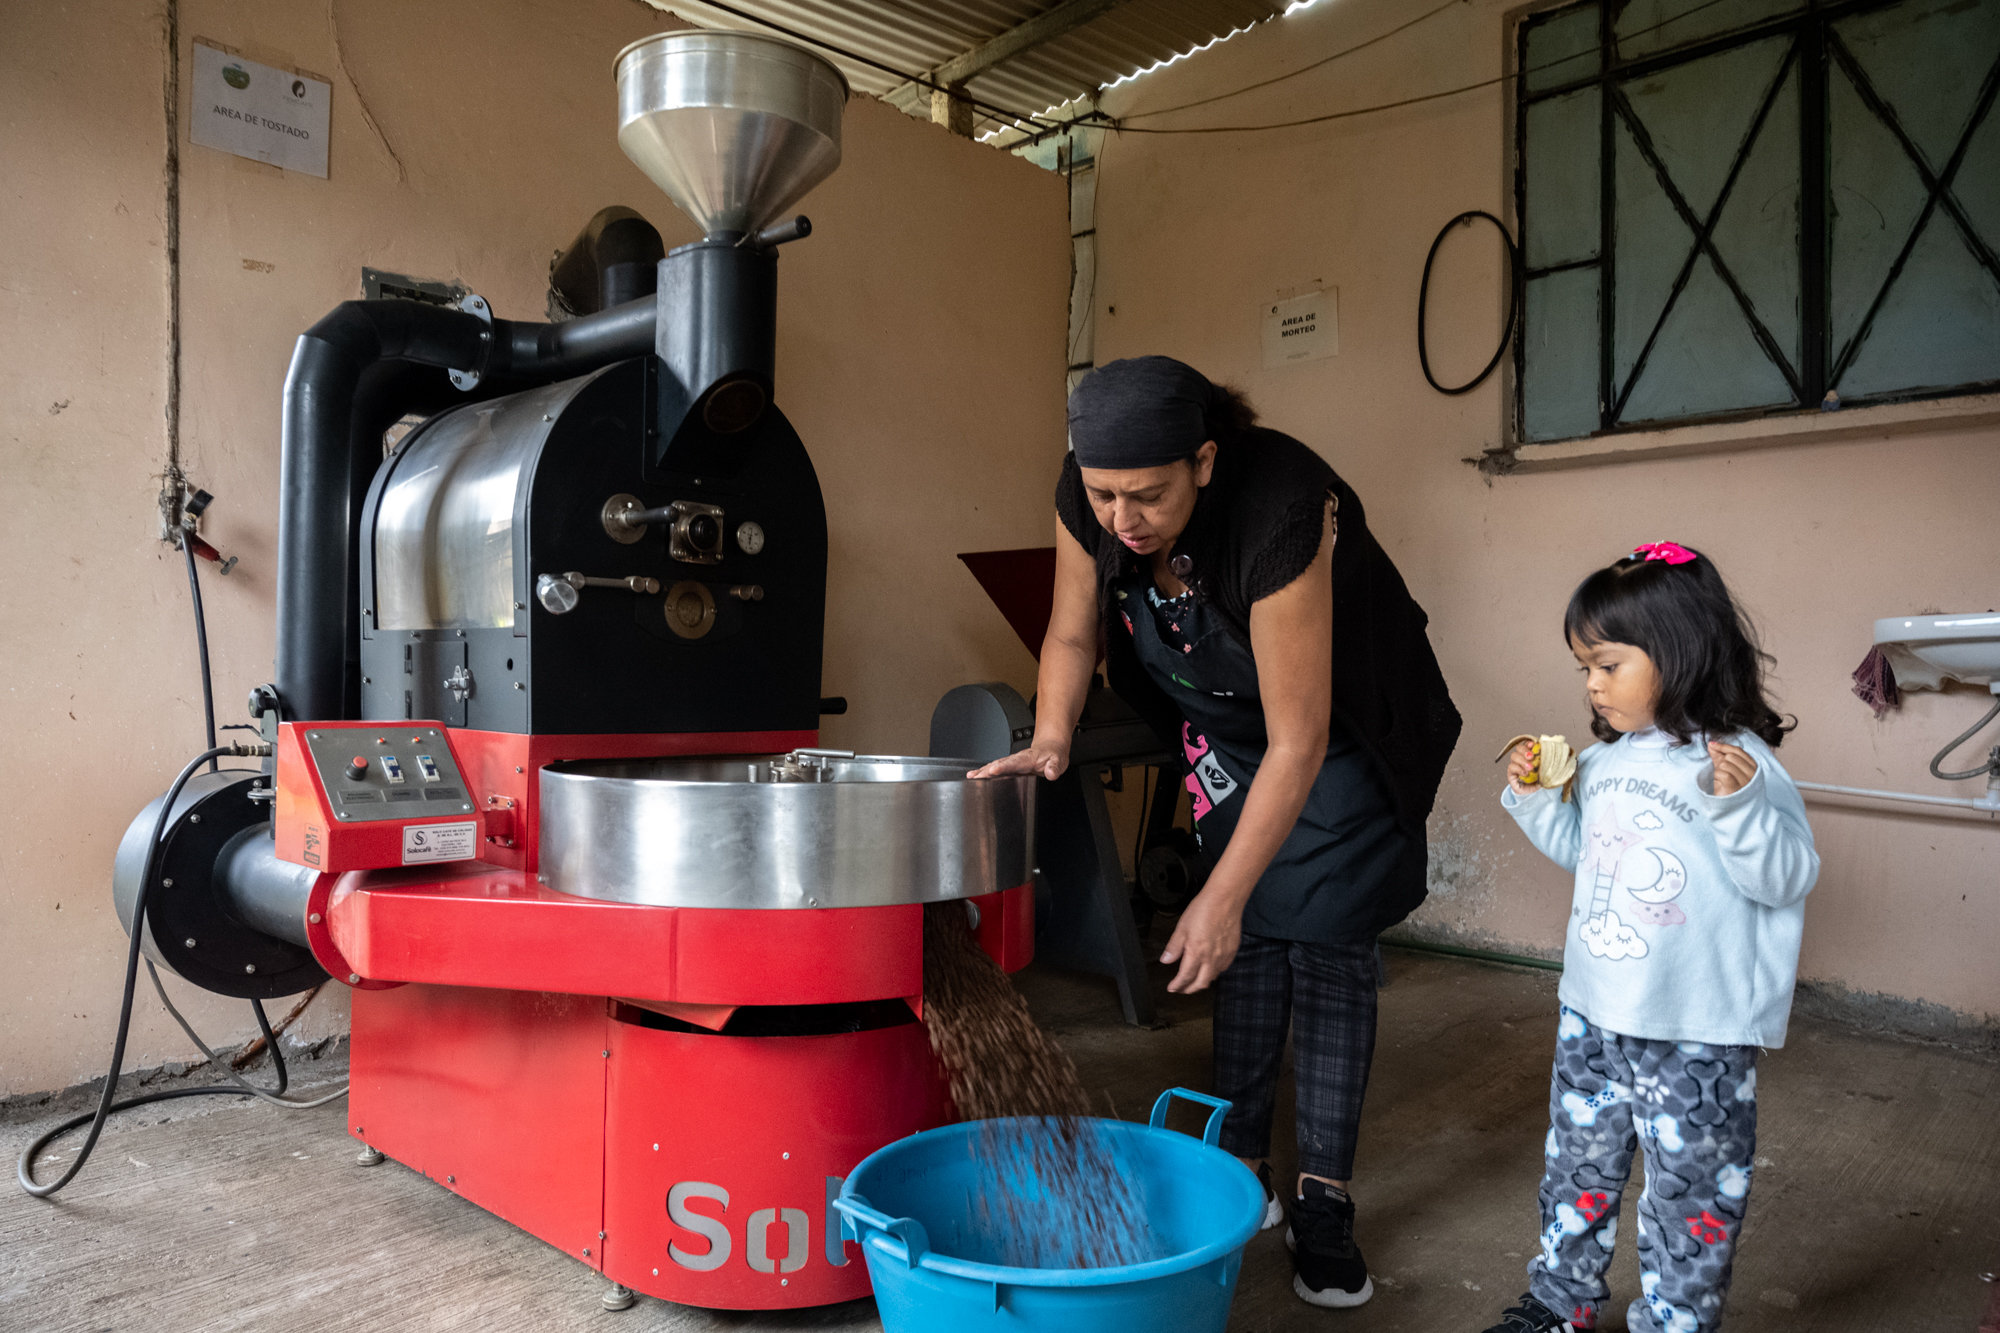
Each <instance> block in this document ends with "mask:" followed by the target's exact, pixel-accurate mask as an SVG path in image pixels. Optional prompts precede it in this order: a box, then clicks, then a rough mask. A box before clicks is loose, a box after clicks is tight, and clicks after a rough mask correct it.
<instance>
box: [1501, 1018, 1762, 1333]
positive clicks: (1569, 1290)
mask: <svg viewBox="0 0 2000 1333" xmlns="http://www.w3.org/2000/svg"><path fill="white" fill-rule="evenodd" d="M1756 1098H1757V1048H1756V1047H1754V1046H1709V1045H1704V1044H1703V1043H1701V1042H1693V1041H1680V1042H1675V1041H1655V1040H1649V1039H1647V1038H1643V1037H1627V1036H1623V1035H1621V1034H1619V1033H1616V1032H1610V1031H1607V1030H1605V1029H1604V1028H1601V1027H1598V1026H1597V1025H1596V1024H1594V1023H1592V1022H1591V1021H1590V1020H1589V1019H1588V1018H1586V1017H1584V1016H1583V1015H1582V1014H1580V1013H1577V1012H1576V1011H1575V1010H1574V1009H1570V1008H1568V1007H1567V1006H1565V1007H1564V1008H1563V1011H1562V1018H1561V1022H1560V1026H1559V1028H1558V1030H1557V1040H1556V1062H1555V1074H1554V1076H1553V1078H1551V1080H1550V1083H1549V1137H1548V1143H1547V1146H1546V1153H1547V1158H1548V1161H1547V1166H1546V1169H1545V1170H1544V1172H1543V1175H1542V1189H1541V1208H1542V1234H1541V1252H1540V1253H1539V1254H1537V1255H1536V1256H1535V1257H1534V1259H1532V1260H1530V1261H1529V1264H1528V1290H1529V1292H1530V1293H1531V1294H1532V1295H1533V1296H1534V1297H1535V1299H1536V1300H1538V1301H1540V1302H1541V1303H1542V1304H1544V1305H1546V1306H1548V1307H1549V1308H1550V1309H1551V1310H1554V1311H1555V1312H1556V1313H1557V1314H1560V1315H1562V1316H1564V1317H1565V1318H1567V1319H1569V1320H1570V1321H1572V1322H1573V1323H1575V1324H1576V1325H1577V1326H1578V1327H1580V1328H1594V1327H1596V1325H1597V1316H1598V1311H1599V1310H1600V1309H1601V1308H1602V1307H1603V1304H1604V1302H1605V1300H1606V1299H1607V1298H1608V1297H1609V1296H1610V1289H1609V1288H1608V1287H1607V1286H1606V1285H1605V1282H1604V1274H1605V1271H1606V1270H1607V1269H1609V1268H1610V1266H1611V1249H1612V1244H1613V1241H1614V1240H1615V1238H1616V1235H1617V1230H1618V1203H1619V1199H1620V1197H1621V1196H1622V1195H1623V1193H1624V1190H1625V1182H1626V1181H1627V1179H1629V1178H1630V1176H1631V1173H1632V1154H1633V1149H1634V1148H1635V1147H1643V1148H1644V1150H1645V1155H1646V1182H1645V1189H1644V1192H1643V1193H1641V1194H1640V1196H1639V1208H1638V1212H1639V1285H1640V1290H1641V1293H1642V1295H1641V1298H1640V1299H1639V1300H1636V1301H1634V1302H1633V1303H1632V1306H1631V1308H1630V1310H1629V1311H1628V1312H1627V1313H1626V1316H1625V1319H1626V1325H1627V1327H1628V1328H1630V1329H1632V1330H1633V1333H1654V1330H1663V1331H1664V1333H1708V1330H1711V1329H1715V1328H1718V1327H1720V1326H1721V1322H1722V1302H1723V1298H1724V1297H1725V1296H1727V1295H1728V1293H1729V1269H1730V1265H1731V1263H1732V1262H1733V1260H1734V1259H1735V1253H1736V1238H1737V1235H1738V1234H1739V1233H1740V1232H1741V1230H1742V1227H1743V1213H1744V1208H1745V1206H1746V1205H1747V1204H1748V1202H1749V1197H1750V1167H1751V1159H1752V1158H1753V1156H1754V1155H1755V1151H1756V1142H1757V1100H1756Z"/></svg>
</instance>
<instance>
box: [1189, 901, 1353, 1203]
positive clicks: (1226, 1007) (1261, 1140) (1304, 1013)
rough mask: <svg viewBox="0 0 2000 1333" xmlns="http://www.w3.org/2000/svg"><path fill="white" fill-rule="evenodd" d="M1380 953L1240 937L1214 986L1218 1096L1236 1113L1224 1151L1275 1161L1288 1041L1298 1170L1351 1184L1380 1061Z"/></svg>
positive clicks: (1226, 1129) (1225, 1132)
mask: <svg viewBox="0 0 2000 1333" xmlns="http://www.w3.org/2000/svg"><path fill="white" fill-rule="evenodd" d="M1375 985H1376V971H1375V944H1374V941H1372V940H1371V941H1369V942H1368V943H1366V944H1307V943H1304V942H1301V941H1298V940H1280V939H1272V938H1270V937H1268V936H1264V935H1250V934H1245V935H1244V936H1243V942H1242V944H1241V945H1239V946H1238V947H1237V950H1236V961H1235V962H1233V963H1231V964H1230V966H1229V970H1228V971H1227V972H1224V973H1223V974H1222V978H1221V980H1219V981H1217V982H1216V985H1215V1029H1214V1031H1215V1080H1214V1086H1215V1095H1216V1096H1218V1097H1226V1098H1228V1099H1229V1101H1230V1102H1231V1103H1232V1105H1231V1107H1230V1111H1229V1115H1228V1116H1227V1118H1225V1119H1224V1120H1223V1122H1222V1138H1221V1146H1222V1148H1223V1150H1224V1151H1225V1152H1229V1153H1233V1154H1235V1155H1236V1156H1238V1157H1249V1158H1253V1159H1254V1158H1260V1157H1265V1156H1268V1155H1269V1154H1270V1151H1271V1112H1272V1110H1273V1108H1274V1107H1275V1105H1276V1103H1277V1099H1278V1067H1279V1064H1280V1063H1281V1061H1282V1060H1283V1057H1284V1053H1285V1034H1286V1032H1287V1030H1289V1031H1290V1032H1291V1036H1292V1066H1293V1075H1294V1082H1295V1084H1296V1092H1297V1099H1298V1100H1297V1112H1296V1119H1297V1121H1298V1139H1299V1170H1300V1171H1303V1172H1305V1173H1306V1174H1307V1175H1313V1176H1326V1177H1329V1178H1330V1179H1333V1180H1347V1179H1349V1178H1351V1177H1352V1175H1353V1173H1354V1138H1355V1131H1356V1127H1357V1126H1358V1125H1359V1123H1360V1121H1361V1099H1362V1095H1363V1094H1364V1093H1366V1092H1367V1090H1368V1066H1369V1064H1370V1063H1371V1062H1372V1061H1373V1059H1374V1056H1375Z"/></svg>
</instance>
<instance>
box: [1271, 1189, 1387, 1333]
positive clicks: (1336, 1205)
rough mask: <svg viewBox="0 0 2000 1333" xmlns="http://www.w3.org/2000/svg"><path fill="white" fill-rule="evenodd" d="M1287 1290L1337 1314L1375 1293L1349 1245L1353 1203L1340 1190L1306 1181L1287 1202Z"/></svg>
mask: <svg viewBox="0 0 2000 1333" xmlns="http://www.w3.org/2000/svg"><path fill="white" fill-rule="evenodd" d="M1286 1239H1287V1240H1289V1241H1291V1242H1292V1262H1293V1264H1294V1266H1295V1267H1296V1268H1297V1270H1298V1271H1297V1274H1296V1275H1295V1276H1294V1277H1293V1278H1292V1290H1293V1291H1295V1292H1297V1293H1298V1296H1299V1299H1300V1300H1302V1301H1305V1302H1307V1303H1308V1304H1311V1305H1320V1306H1325V1307H1327V1308H1329V1309H1334V1310H1342V1309H1347V1308H1349V1307H1352V1306H1356V1305H1361V1304H1364V1303H1366V1302H1367V1300H1368V1298H1369V1297H1370V1296H1373V1295H1374V1294H1375V1284H1374V1283H1372V1282H1370V1281H1369V1280H1368V1261H1367V1260H1365V1259H1363V1258H1362V1257H1361V1247H1360V1246H1358V1245H1356V1244H1355V1243H1354V1201H1353V1200H1352V1199H1350V1198H1348V1197H1347V1192H1346V1191H1345V1190H1338V1189H1335V1188H1334V1187H1333V1186H1331V1185H1328V1184H1327V1183H1326V1182H1324V1181H1320V1180H1313V1179H1311V1178H1310V1177H1308V1178H1307V1179H1306V1181H1305V1182H1304V1187H1303V1190H1302V1192H1301V1193H1300V1195H1299V1197H1298V1199H1297V1201H1296V1202H1294V1203H1293V1204H1292V1229H1291V1232H1290V1234H1289V1235H1288V1236H1287V1237H1286Z"/></svg>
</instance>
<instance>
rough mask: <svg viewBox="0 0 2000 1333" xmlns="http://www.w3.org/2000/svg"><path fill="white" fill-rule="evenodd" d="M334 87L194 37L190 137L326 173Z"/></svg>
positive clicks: (276, 162) (291, 167) (287, 165)
mask: <svg viewBox="0 0 2000 1333" xmlns="http://www.w3.org/2000/svg"><path fill="white" fill-rule="evenodd" d="M332 105H333V87H332V85H331V84H328V83H325V82H323V81H321V80H319V79H309V78H307V77H306V76H305V75H303V74H294V73H293V72H292V71H291V70H288V69H277V68H274V67H273V66H270V65H260V64H258V63H257V62H256V61H254V60H244V59H241V58H239V57H237V56H232V55H230V54H229V53H228V52H227V51H218V50H217V49H216V48H214V47H212V46H206V45H203V44H202V43H200V42H196V43H195V45H194V100H193V102H192V104H191V107H190V111H191V117H190V124H189V127H188V137H189V138H190V139H192V140H194V142H196V143H198V144H201V145H203V146H204V147H208V148H220V149H221V150H222V151H223V152H225V153H235V154H236V155H237V156H238V157H248V158H254V159H255V160H257V161H259V162H269V163H270V164H271V165H273V166H278V167H283V168H285V169H286V170H287V171H303V172H306V173H307V174H309V175H313V176H318V177H320V178H321V179H325V177H326V143H327V125H328V121H329V111H330V109H331V107H332Z"/></svg>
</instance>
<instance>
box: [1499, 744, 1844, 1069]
mask: <svg viewBox="0 0 2000 1333" xmlns="http://www.w3.org/2000/svg"><path fill="white" fill-rule="evenodd" d="M1728 743H1729V744H1732V745H1736V746H1739V747H1741V748H1742V749H1743V751H1744V752H1745V753H1747V754H1748V755H1749V756H1750V757H1751V758H1752V759H1754V760H1756V761H1757V773H1756V776H1754V777H1752V778H1751V779H1750V782H1749V785H1747V786H1745V787H1744V788H1743V789H1742V790H1741V791H1737V792H1733V793H1731V794H1730V795H1728V796H1715V795H1713V794H1712V793H1713V791H1714V785H1715V770H1714V766H1713V765H1712V764H1710V762H1709V758H1708V747H1707V744H1706V743H1705V738H1703V737H1699V736H1698V737H1696V738H1695V740H1694V741H1693V742H1692V743H1691V744H1688V745H1674V744H1673V743H1672V742H1671V741H1670V740H1669V739H1668V737H1667V736H1666V735H1665V734H1664V733H1662V732H1660V731H1657V730H1654V729H1648V730H1646V731H1642V732H1634V733H1632V734H1630V735H1626V736H1621V737H1619V738H1618V739H1617V740H1616V741H1613V742H1611V743H1610V744H1608V745H1593V746H1591V747H1590V748H1589V749H1587V750H1585V751H1584V752H1583V753H1582V754H1580V755H1579V756H1577V765H1576V796H1575V799H1574V800H1572V801H1569V802H1564V801H1563V800H1562V799H1561V797H1560V794H1559V793H1557V792H1555V791H1550V790H1545V789H1538V790H1537V791H1536V792H1535V794H1534V795H1532V796H1527V797H1517V796H1515V795H1514V792H1513V789H1512V788H1511V787H1510V788H1508V789H1507V790H1506V791H1505V792H1504V793H1503V794H1502V796H1501V798H1500V803H1501V804H1502V805H1503V806H1505V807H1506V808H1507V811H1508V813H1510V814H1512V815H1513V816H1514V820H1515V822H1516V823H1518V824H1519V825H1520V826H1521V831H1522V832H1523V833H1526V834H1527V835H1528V840H1529V841H1530V842H1532V843H1534V844H1535V846H1536V847H1537V848H1539V849H1540V850H1541V852H1542V854H1543V855H1545V856H1547V857H1548V858H1549V859H1550V860H1551V861H1554V862H1555V863H1556V864H1557V865H1559V866H1561V867H1563V868H1564V869H1565V870H1574V871H1575V872H1576V898H1575V901H1574V902H1573V903H1572V904H1571V906H1570V914H1569V928H1568V930H1567V932H1566V935H1565V940H1564V945H1563V974H1562V985H1561V987H1560V988H1559V991H1558V993H1559V994H1560V996H1561V997H1562V1002H1563V1003H1564V1004H1566V1005H1568V1006H1569V1007H1570V1008H1572V1009H1574V1010H1576V1011H1577V1012H1578V1013H1581V1014H1582V1015H1583V1016H1584V1017H1586V1018H1588V1019H1589V1020H1590V1021H1591V1022H1593V1023H1595V1024H1597V1025H1598V1026H1600V1027H1605V1028H1609V1029H1610V1030H1612V1031H1613V1032H1619V1033H1623V1034H1624V1035H1626V1036H1631V1037H1651V1038H1655V1039H1659V1040H1663V1041H1700V1042H1708V1043H1710V1044H1715V1045H1725V1046H1782V1045H1784V1044H1785V1023H1786V1021H1787V1020H1788V1019H1789V1018H1790V1017H1791V1011H1792V986H1793V983H1794V982H1795V981H1796V980H1797V978H1798V967H1799V935H1800V932H1801V930H1802V929H1803V927H1804V924H1805V897H1806V894H1807V893H1809V892H1811V890H1812V886H1813V882H1814V881H1815V880H1817V879H1818V878H1819V853H1818V852H1816V851H1815V850H1813V836H1812V829H1811V827H1810V826H1809V825H1807V823H1806V808H1805V802H1804V801H1803V800H1801V799H1800V798H1799V789H1798V788H1797V787H1796V786H1794V785H1793V783H1792V778H1791V775H1790V774H1789V773H1787V772H1785V770H1784V767H1783V766H1782V765H1781V764H1779V763H1778V760H1777V757H1776V756H1775V755H1773V754H1772V753H1771V747H1770V746H1768V745H1766V744H1764V742H1762V741H1761V740H1758V739H1757V738H1756V737H1755V736H1749V735H1738V736H1733V737H1730V738H1729V740H1728Z"/></svg>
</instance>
